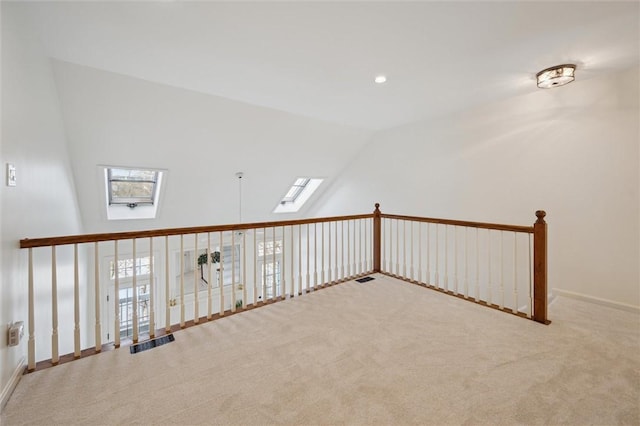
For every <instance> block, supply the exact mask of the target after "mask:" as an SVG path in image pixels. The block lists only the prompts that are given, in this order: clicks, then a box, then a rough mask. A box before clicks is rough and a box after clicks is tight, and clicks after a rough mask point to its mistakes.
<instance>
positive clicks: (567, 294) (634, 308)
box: [553, 288, 640, 314]
mask: <svg viewBox="0 0 640 426" xmlns="http://www.w3.org/2000/svg"><path fill="white" fill-rule="evenodd" d="M553 291H554V292H555V293H556V294H557V295H559V296H565V297H570V298H572V299H578V300H582V301H584V302H590V303H595V304H597V305H602V306H608V307H610V308H615V309H621V310H623V311H627V312H634V313H636V314H640V306H634V305H629V304H626V303H621V302H614V301H613V300H609V299H602V298H600V297H594V296H587V295H586V294H581V293H575V292H573V291H569V290H562V289H560V288H554V289H553Z"/></svg>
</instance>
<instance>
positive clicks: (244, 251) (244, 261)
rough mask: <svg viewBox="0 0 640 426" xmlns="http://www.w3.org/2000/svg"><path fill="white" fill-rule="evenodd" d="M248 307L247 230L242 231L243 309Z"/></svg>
mask: <svg viewBox="0 0 640 426" xmlns="http://www.w3.org/2000/svg"><path fill="white" fill-rule="evenodd" d="M283 243H284V241H283ZM246 308H247V231H242V309H246Z"/></svg>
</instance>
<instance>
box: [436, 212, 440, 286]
mask: <svg viewBox="0 0 640 426" xmlns="http://www.w3.org/2000/svg"><path fill="white" fill-rule="evenodd" d="M439 227H440V226H439V225H438V224H437V223H436V259H435V261H436V273H435V285H436V287H437V288H440V273H439V267H440V261H439V259H438V257H439V256H440V250H439V248H438V246H439V244H440V241H439V240H440V238H439V237H438V228H439Z"/></svg>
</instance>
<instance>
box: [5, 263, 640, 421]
mask: <svg viewBox="0 0 640 426" xmlns="http://www.w3.org/2000/svg"><path fill="white" fill-rule="evenodd" d="M550 318H551V319H552V320H553V324H551V325H550V326H543V325H540V324H536V323H534V322H532V321H527V320H524V319H521V318H517V317H514V316H512V315H508V314H504V313H501V312H497V311H494V310H492V309H488V308H484V307H482V306H478V305H475V304H472V303H469V302H465V301H463V300H458V299H456V298H454V297H450V296H446V295H443V294H440V293H438V292H435V291H432V290H428V289H423V288H420V287H418V286H415V285H411V284H408V283H404V282H401V281H398V280H395V279H392V278H388V277H384V276H380V275H376V279H375V280H374V281H370V282H368V283H364V284H359V283H356V282H349V283H345V284H341V285H339V286H335V287H331V288H329V289H324V290H322V291H318V292H315V293H312V294H309V295H305V296H302V297H296V298H294V299H291V300H287V301H285V302H281V303H277V304H274V305H270V306H268V307H264V308H260V309H257V310H254V311H248V312H244V313H241V314H238V315H235V316H233V317H228V318H224V319H222V320H219V321H215V322H211V323H207V324H205V325H201V326H198V327H192V328H189V329H186V330H182V331H180V332H177V333H175V338H176V342H174V343H170V344H167V345H164V346H161V347H158V348H155V349H151V350H148V351H145V352H142V353H139V354H136V355H131V354H129V351H128V348H123V349H120V350H116V351H112V352H107V353H103V354H101V355H97V356H92V357H89V358H85V359H82V360H80V361H76V362H72V363H68V364H64V365H61V366H58V367H55V368H50V369H47V370H43V371H40V372H37V373H33V374H28V375H25V376H24V377H23V378H22V380H21V382H20V384H19V385H18V387H17V389H16V391H15V392H14V394H13V396H12V397H11V400H10V401H9V403H8V404H7V406H6V409H5V412H4V414H3V417H4V418H3V420H4V422H6V424H9V425H15V424H122V423H127V424H129V423H137V424H242V425H251V424H296V425H311V424H393V425H397V424H437V425H443V424H470V425H482V424H491V425H496V424H509V425H510V424H572V425H587V424H597V425H613V424H635V425H638V424H640V406H639V404H640V316H639V315H637V314H633V313H629V312H623V311H618V310H615V309H610V308H606V307H602V306H598V305H592V304H589V303H585V302H581V301H577V300H572V299H566V298H558V299H557V301H556V302H555V303H554V304H553V305H552V306H551V309H550Z"/></svg>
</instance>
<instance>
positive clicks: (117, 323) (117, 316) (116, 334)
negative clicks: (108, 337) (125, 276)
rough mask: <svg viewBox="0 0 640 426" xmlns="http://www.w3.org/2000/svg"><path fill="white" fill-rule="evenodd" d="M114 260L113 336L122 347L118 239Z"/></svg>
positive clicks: (114, 250)
mask: <svg viewBox="0 0 640 426" xmlns="http://www.w3.org/2000/svg"><path fill="white" fill-rule="evenodd" d="M113 245H114V247H113V252H114V253H113V257H114V259H113V262H114V268H113V269H114V272H115V279H114V284H113V307H114V311H115V312H114V316H113V318H114V321H113V334H114V336H113V338H114V341H115V347H116V348H119V347H120V265H119V264H118V262H119V259H120V257H119V256H118V240H115V241H114V242H113Z"/></svg>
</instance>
